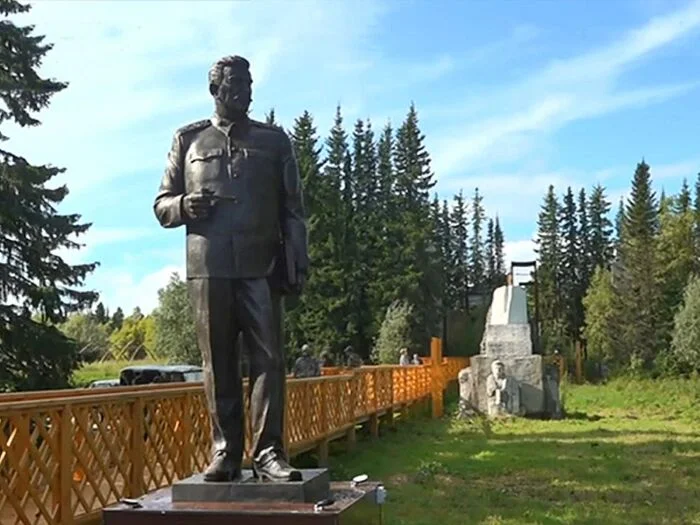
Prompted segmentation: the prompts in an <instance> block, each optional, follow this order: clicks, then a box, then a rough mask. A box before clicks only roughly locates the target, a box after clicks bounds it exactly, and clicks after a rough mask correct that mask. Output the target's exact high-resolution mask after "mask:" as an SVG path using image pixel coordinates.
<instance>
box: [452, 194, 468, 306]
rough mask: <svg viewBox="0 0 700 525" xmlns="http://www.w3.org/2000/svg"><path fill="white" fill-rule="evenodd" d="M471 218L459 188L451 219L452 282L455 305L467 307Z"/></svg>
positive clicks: (454, 198) (454, 200) (454, 199)
mask: <svg viewBox="0 0 700 525" xmlns="http://www.w3.org/2000/svg"><path fill="white" fill-rule="evenodd" d="M468 221H469V218H468V215H467V203H466V201H465V200H464V193H463V192H462V190H459V193H457V194H456V195H455V196H454V197H453V204H452V217H451V219H450V231H451V233H452V246H451V250H450V251H451V253H452V261H451V262H452V268H453V273H452V278H453V279H454V281H453V284H452V289H453V294H454V298H455V302H456V304H455V306H456V307H458V308H464V309H466V308H467V293H468V291H469V277H470V268H469V249H468V244H467V237H468V236H469V222H468Z"/></svg>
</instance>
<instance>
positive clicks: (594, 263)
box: [588, 184, 613, 270]
mask: <svg viewBox="0 0 700 525" xmlns="http://www.w3.org/2000/svg"><path fill="white" fill-rule="evenodd" d="M610 207H611V204H610V202H609V201H608V200H607V198H606V196H605V189H604V188H603V187H602V186H601V185H599V184H598V185H596V186H594V187H593V191H592V192H591V196H590V198H589V201H588V220H589V223H590V234H589V243H590V265H591V268H592V269H593V270H595V268H597V267H601V268H609V267H610V264H611V262H612V257H613V242H612V223H611V222H610V219H609V218H608V215H609V213H610Z"/></svg>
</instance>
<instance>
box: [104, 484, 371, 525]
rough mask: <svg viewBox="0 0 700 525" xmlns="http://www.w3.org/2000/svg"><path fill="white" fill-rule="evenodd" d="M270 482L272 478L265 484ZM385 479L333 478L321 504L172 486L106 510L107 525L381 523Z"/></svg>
mask: <svg viewBox="0 0 700 525" xmlns="http://www.w3.org/2000/svg"><path fill="white" fill-rule="evenodd" d="M265 485H267V484H265ZM379 486H380V483H373V482H366V483H363V484H361V485H360V486H358V487H352V486H351V484H350V483H349V482H340V483H331V484H330V487H329V499H331V500H333V502H332V503H331V504H329V505H326V506H324V507H323V508H321V509H318V508H315V505H314V503H309V502H298V501H195V502H184V501H173V497H172V488H171V487H168V488H165V489H161V490H158V491H156V492H153V493H151V494H148V495H146V496H143V497H141V498H139V499H137V500H134V501H133V502H129V503H118V504H116V505H113V506H111V507H108V508H106V509H104V511H103V515H102V517H103V521H102V522H103V524H104V525H173V524H177V525H201V524H203V523H205V524H206V525H359V524H362V525H379V524H380V523H382V505H381V503H382V502H383V499H382V498H381V497H379V491H378V490H377V489H378V488H379Z"/></svg>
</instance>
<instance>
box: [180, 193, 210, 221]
mask: <svg viewBox="0 0 700 525" xmlns="http://www.w3.org/2000/svg"><path fill="white" fill-rule="evenodd" d="M211 206H212V203H211V197H209V196H207V195H204V194H202V193H188V194H187V195H185V197H184V199H183V202H182V207H183V209H184V210H185V213H186V214H187V216H188V217H190V218H191V219H195V220H199V219H206V218H207V217H208V216H209V212H210V211H211Z"/></svg>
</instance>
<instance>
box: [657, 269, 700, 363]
mask: <svg viewBox="0 0 700 525" xmlns="http://www.w3.org/2000/svg"><path fill="white" fill-rule="evenodd" d="M664 361H665V366H666V367H669V368H674V369H675V371H677V372H681V373H691V372H699V371H700V278H698V277H697V276H692V277H691V278H690V280H689V282H688V285H687V286H686V288H685V292H684V294H683V304H682V306H681V308H680V309H679V310H678V312H677V313H676V316H675V319H674V323H673V336H672V340H671V348H670V349H669V353H668V356H667V359H664Z"/></svg>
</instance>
